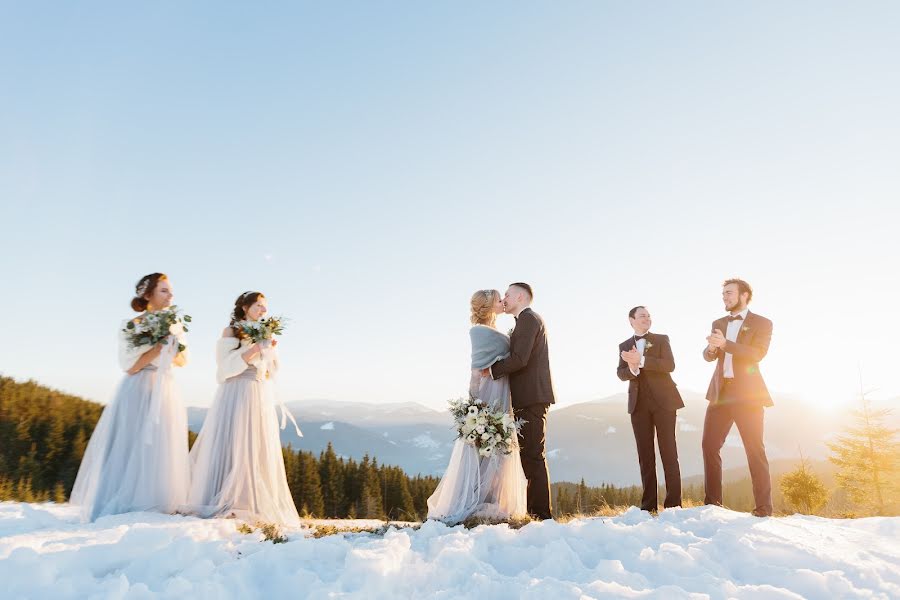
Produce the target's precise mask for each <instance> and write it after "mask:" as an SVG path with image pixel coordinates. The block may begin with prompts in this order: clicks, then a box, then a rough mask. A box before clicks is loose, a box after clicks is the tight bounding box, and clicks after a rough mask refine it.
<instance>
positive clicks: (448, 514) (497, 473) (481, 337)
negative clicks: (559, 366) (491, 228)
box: [428, 290, 527, 523]
mask: <svg viewBox="0 0 900 600" xmlns="http://www.w3.org/2000/svg"><path fill="white" fill-rule="evenodd" d="M471 312H472V316H471V321H472V323H473V326H472V328H471V329H470V330H469V336H470V337H471V340H472V375H471V379H470V381H469V396H470V397H471V398H478V399H480V400H481V401H482V402H484V403H485V404H487V405H488V407H489V408H490V410H491V411H493V412H507V413H509V414H510V415H512V408H511V407H510V395H509V380H508V379H507V378H505V377H503V378H501V379H498V380H496V381H495V380H493V379H492V378H491V377H490V376H482V375H481V372H482V370H483V369H487V368H488V367H490V366H491V365H492V364H494V363H495V362H497V361H498V360H500V359H502V358H506V357H507V356H509V336H507V335H504V334H503V333H500V332H499V331H497V329H496V328H495V322H496V320H497V315H498V314H500V313H502V312H503V301H502V300H501V298H500V292H498V291H497V290H479V291H477V292H475V293H474V294H473V295H472V301H471ZM513 445H514V447H513V451H512V452H511V453H510V454H499V453H498V454H495V455H491V456H488V457H480V456H479V454H478V450H477V449H476V448H475V446H472V445H470V444H467V443H465V442H464V441H463V440H462V439H457V440H456V442H455V444H454V445H453V453H452V454H451V455H450V463H449V464H448V465H447V470H446V472H445V473H444V476H443V477H442V478H441V482H440V483H439V484H438V486H437V489H435V491H434V494H432V495H431V497H430V498H429V499H428V518H429V519H437V520H440V521H444V522H445V523H460V522H462V521H465V520H466V519H467V518H469V517H480V518H486V519H491V520H494V519H508V518H510V517H513V516H523V515H525V514H526V512H527V511H526V498H525V496H526V490H527V480H526V479H525V473H524V472H523V471H522V461H521V459H520V457H519V448H518V440H515V439H514V440H513Z"/></svg>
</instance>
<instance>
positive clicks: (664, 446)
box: [616, 306, 684, 513]
mask: <svg viewBox="0 0 900 600" xmlns="http://www.w3.org/2000/svg"><path fill="white" fill-rule="evenodd" d="M628 320H629V321H630V323H631V327H632V329H634V335H632V336H630V337H629V338H628V339H627V340H625V341H624V342H622V343H621V344H619V368H618V370H617V371H616V373H617V374H618V376H619V379H621V380H622V381H627V382H628V413H629V414H630V415H631V428H632V429H633V430H634V440H635V442H637V452H638V462H639V463H640V466H641V483H642V484H643V486H644V493H643V496H642V497H641V510H646V511H650V512H652V513H655V512H656V510H657V503H658V500H657V492H656V490H657V482H656V448H655V447H654V443H653V434H654V430H655V431H656V439H657V441H658V442H659V456H660V458H661V459H662V464H663V473H665V476H666V499H665V501H664V503H663V506H665V507H666V508H670V507H673V506H681V469H680V468H679V466H678V448H677V446H676V444H675V419H676V417H675V411H677V410H678V409H679V408H684V402H683V401H682V400H681V394H679V393H678V387H677V386H676V385H675V382H674V381H672V376H671V375H670V373H672V371H674V370H675V357H674V356H673V355H672V346H671V345H670V344H669V337H668V336H666V335H662V334H659V333H650V325H651V319H650V312H649V311H648V310H647V308H646V307H644V306H635V307H634V308H632V309H631V310H630V311H629V313H628Z"/></svg>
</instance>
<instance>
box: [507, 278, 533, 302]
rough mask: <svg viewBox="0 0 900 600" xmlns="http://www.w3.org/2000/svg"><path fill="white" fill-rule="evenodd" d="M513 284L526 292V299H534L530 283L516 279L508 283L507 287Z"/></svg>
mask: <svg viewBox="0 0 900 600" xmlns="http://www.w3.org/2000/svg"><path fill="white" fill-rule="evenodd" d="M513 286H515V287H517V288H521V289H523V290H525V293H526V294H528V299H529V300H534V292H533V291H531V286H530V285H528V284H527V283H522V282H521V281H518V282H516V283H511V284H509V287H513Z"/></svg>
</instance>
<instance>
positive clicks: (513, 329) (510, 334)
mask: <svg viewBox="0 0 900 600" xmlns="http://www.w3.org/2000/svg"><path fill="white" fill-rule="evenodd" d="M515 330H516V328H515V327H510V328H509V331H507V332H506V335H508V336H512V332H513V331H515Z"/></svg>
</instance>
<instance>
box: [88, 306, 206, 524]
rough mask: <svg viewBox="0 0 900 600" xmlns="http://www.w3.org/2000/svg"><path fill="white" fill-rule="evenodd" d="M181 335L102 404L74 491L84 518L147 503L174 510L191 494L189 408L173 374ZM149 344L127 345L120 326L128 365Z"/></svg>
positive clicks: (121, 354)
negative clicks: (189, 489)
mask: <svg viewBox="0 0 900 600" xmlns="http://www.w3.org/2000/svg"><path fill="white" fill-rule="evenodd" d="M127 322H128V321H125V322H123V324H122V327H121V328H120V329H122V328H124V327H125V323H127ZM178 342H181V343H182V344H185V345H186V341H185V339H184V335H183V334H181V335H178V336H177V338H176V337H175V336H170V337H169V343H168V344H167V345H165V346H164V347H163V350H162V352H161V353H160V355H159V356H158V357H156V358H155V359H154V360H153V361H152V362H151V363H150V364H149V365H147V366H146V367H144V368H143V369H142V370H140V371H138V372H137V373H135V374H134V375H127V374H126V375H125V378H124V379H123V380H122V383H121V384H120V385H119V388H118V390H117V392H116V395H115V397H114V398H113V400H112V402H110V403H109V405H107V407H106V408H105V409H104V410H103V414H102V415H101V416H100V420H99V421H98V422H97V426H96V427H95V428H94V433H93V435H91V440H90V442H88V446H87V449H86V450H85V452H84V458H82V460H81V466H80V467H79V469H78V475H77V477H76V478H75V485H74V487H73V488H72V495H71V497H70V502H71V503H72V504H75V505H78V506H79V507H80V509H81V516H82V518H83V519H85V520H90V521H93V520H95V519H97V518H98V517H102V516H105V515H113V514H119V513H125V512H132V511H144V510H152V511H158V512H164V513H172V512H175V511H176V510H177V509H178V508H179V507H180V506H181V505H182V504H184V502H185V500H186V499H187V492H188V486H189V472H188V437H187V435H188V428H187V412H186V410H185V408H184V405H183V404H182V403H181V401H180V400H179V399H178V397H177V395H176V392H175V387H174V385H173V381H172V367H173V366H174V365H173V364H172V361H173V359H174V357H175V353H176V351H177V346H178ZM150 349H151V346H150V345H145V346H139V347H137V348H130V347H129V346H128V342H127V339H126V336H125V333H124V332H122V331H120V332H119V366H121V368H122V369H123V370H125V371H127V370H128V369H130V368H131V367H132V366H134V363H135V361H137V359H138V358H140V357H141V355H142V354H144V353H145V352H147V351H148V350H150ZM186 352H187V350H185V353H184V360H185V361H186V360H187V355H186Z"/></svg>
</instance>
